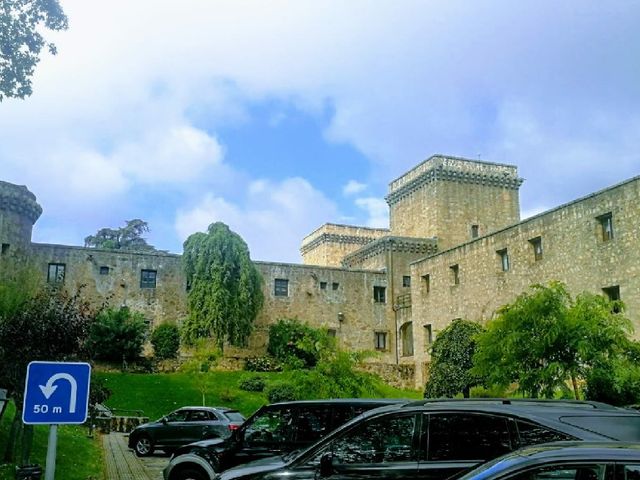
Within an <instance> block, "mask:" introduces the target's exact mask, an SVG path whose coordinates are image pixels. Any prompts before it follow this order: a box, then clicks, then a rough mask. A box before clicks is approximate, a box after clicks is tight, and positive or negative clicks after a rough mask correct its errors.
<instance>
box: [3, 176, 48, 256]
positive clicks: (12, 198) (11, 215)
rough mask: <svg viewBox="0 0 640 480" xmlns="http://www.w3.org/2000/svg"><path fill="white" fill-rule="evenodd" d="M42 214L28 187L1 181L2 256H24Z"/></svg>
mask: <svg viewBox="0 0 640 480" xmlns="http://www.w3.org/2000/svg"><path fill="white" fill-rule="evenodd" d="M41 214H42V207H40V205H38V203H37V202H36V197H35V195H34V194H33V193H31V192H30V191H29V190H27V187H24V186H20V185H14V184H12V183H7V182H2V181H0V255H2V256H3V257H14V256H15V255H16V254H17V253H18V252H21V253H22V254H24V253H25V252H26V250H28V248H29V246H30V245H31V231H32V229H33V224H34V223H35V222H36V220H37V219H38V218H39V217H40V215H41Z"/></svg>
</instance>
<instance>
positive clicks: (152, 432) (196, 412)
mask: <svg viewBox="0 0 640 480" xmlns="http://www.w3.org/2000/svg"><path fill="white" fill-rule="evenodd" d="M242 422H244V417H243V416H242V414H240V412H238V411H236V410H233V409H231V408H226V407H182V408H180V409H178V410H176V411H175V412H171V413H170V414H169V415H166V416H164V417H162V418H161V419H159V420H157V421H155V422H149V423H144V424H142V425H140V426H138V427H136V428H135V429H134V430H133V431H132V432H131V433H130V434H129V448H133V450H134V451H135V452H136V455H138V456H139V457H144V456H146V455H151V453H153V450H154V449H156V448H158V449H160V450H165V451H172V450H174V449H176V448H178V447H180V446H182V445H186V444H187V443H191V442H196V441H198V440H202V439H205V438H213V437H223V438H224V437H228V436H229V435H231V433H232V432H233V430H235V429H237V428H239V427H240V425H242Z"/></svg>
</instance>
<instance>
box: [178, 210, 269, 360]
mask: <svg viewBox="0 0 640 480" xmlns="http://www.w3.org/2000/svg"><path fill="white" fill-rule="evenodd" d="M182 260H183V264H184V271H185V275H186V278H187V286H188V289H189V293H188V304H189V316H188V318H187V320H186V321H185V324H184V330H183V331H184V337H185V340H186V341H187V342H193V340H194V339H196V338H201V337H211V338H213V339H214V341H215V344H216V346H218V348H220V349H222V348H223V346H224V344H225V343H229V344H230V345H234V346H245V345H246V343H247V339H248V338H249V335H250V334H251V332H252V330H253V323H254V321H255V318H256V316H257V315H258V312H259V311H260V308H262V303H263V301H264V297H263V294H262V277H261V276H260V273H259V272H258V269H257V268H256V266H255V265H254V264H253V262H252V261H251V258H250V256H249V248H248V247H247V244H246V243H245V242H244V240H242V238H241V237H240V236H239V235H238V234H237V233H234V232H232V231H231V230H230V229H229V227H228V226H227V225H225V224H224V223H220V222H217V223H213V224H211V225H209V228H208V230H207V233H201V232H199V233H195V234H193V235H191V236H190V237H189V238H188V239H187V241H186V242H184V255H183V256H182Z"/></svg>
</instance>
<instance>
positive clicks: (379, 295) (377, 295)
mask: <svg viewBox="0 0 640 480" xmlns="http://www.w3.org/2000/svg"><path fill="white" fill-rule="evenodd" d="M386 292H387V287H378V286H375V287H373V301H374V302H376V303H386V302H387V298H386Z"/></svg>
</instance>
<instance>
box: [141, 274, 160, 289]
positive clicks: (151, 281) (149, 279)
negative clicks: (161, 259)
mask: <svg viewBox="0 0 640 480" xmlns="http://www.w3.org/2000/svg"><path fill="white" fill-rule="evenodd" d="M157 275H158V272H157V270H141V271H140V288H156V277H157Z"/></svg>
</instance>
